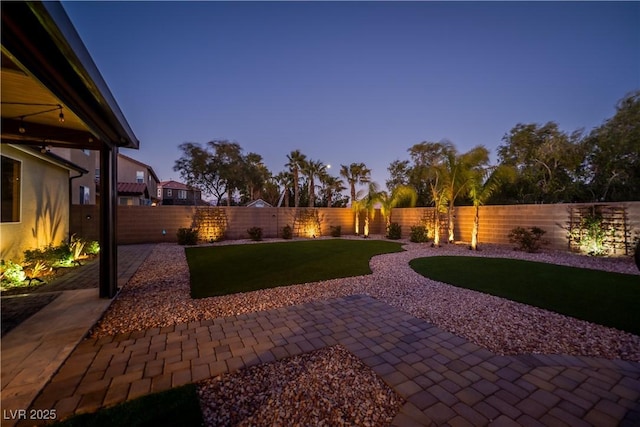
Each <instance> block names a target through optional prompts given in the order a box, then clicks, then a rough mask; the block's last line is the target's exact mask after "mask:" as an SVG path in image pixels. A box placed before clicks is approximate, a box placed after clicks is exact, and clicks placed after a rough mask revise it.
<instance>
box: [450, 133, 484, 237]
mask: <svg viewBox="0 0 640 427" xmlns="http://www.w3.org/2000/svg"><path fill="white" fill-rule="evenodd" d="M452 147H453V146H452V145H451V146H448V147H447V149H446V150H445V152H444V162H443V166H444V172H445V175H444V179H445V186H446V190H445V191H446V192H447V196H446V197H447V200H448V203H449V205H448V208H447V214H448V221H447V222H448V232H449V236H448V241H449V243H453V241H454V233H455V230H454V227H455V223H454V209H455V202H456V199H457V198H458V196H460V195H462V194H464V193H465V192H466V191H467V186H468V185H469V181H470V179H471V175H472V174H473V173H474V172H475V171H478V170H482V168H483V167H485V166H486V165H487V164H488V163H489V150H487V149H486V148H485V147H483V146H476V147H474V148H472V149H471V150H469V151H467V152H466V153H463V154H458V153H457V152H456V150H455V148H452Z"/></svg>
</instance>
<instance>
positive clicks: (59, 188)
mask: <svg viewBox="0 0 640 427" xmlns="http://www.w3.org/2000/svg"><path fill="white" fill-rule="evenodd" d="M2 155H3V156H5V157H9V158H11V159H14V160H18V161H20V162H21V177H20V211H21V212H20V221H19V222H3V223H0V252H1V255H0V258H1V259H5V260H12V261H15V262H19V261H22V260H23V255H24V251H25V250H27V249H35V248H39V247H43V246H46V245H48V244H55V245H57V244H60V243H61V242H62V241H64V240H66V239H68V237H69V170H68V169H66V168H64V167H62V166H59V165H57V164H54V163H51V162H50V161H47V160H45V159H41V158H38V157H36V156H34V155H31V154H30V153H28V152H26V151H23V150H20V149H18V148H15V147H13V146H10V145H7V144H2Z"/></svg>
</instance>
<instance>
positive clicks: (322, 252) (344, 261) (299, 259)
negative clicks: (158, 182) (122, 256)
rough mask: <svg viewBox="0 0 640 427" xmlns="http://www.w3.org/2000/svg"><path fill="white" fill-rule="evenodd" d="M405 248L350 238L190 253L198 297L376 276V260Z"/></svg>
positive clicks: (201, 249)
mask: <svg viewBox="0 0 640 427" xmlns="http://www.w3.org/2000/svg"><path fill="white" fill-rule="evenodd" d="M402 250H403V249H402V247H401V245H400V243H396V242H388V241H382V240H344V239H327V240H308V241H296V242H278V243H260V244H253V245H229V246H208V247H192V248H187V249H185V251H186V255H187V262H188V264H189V271H190V273H191V296H192V297H193V298H205V297H210V296H216V295H226V294H232V293H237V292H248V291H254V290H257V289H265V288H273V287H277V286H284V285H292V284H297V283H307V282H316V281H320V280H328V279H335V278H339V277H351V276H360V275H364V274H370V273H371V269H370V268H369V260H370V259H371V257H373V256H374V255H378V254H383V253H390V252H400V251H402Z"/></svg>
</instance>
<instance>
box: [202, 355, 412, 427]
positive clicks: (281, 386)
mask: <svg viewBox="0 0 640 427" xmlns="http://www.w3.org/2000/svg"><path fill="white" fill-rule="evenodd" d="M345 384H348V385H349V387H348V388H347V387H344V385H345ZM198 396H199V398H200V401H201V404H200V406H201V408H202V412H203V418H204V419H205V424H206V425H207V426H211V427H213V426H216V427H217V426H220V427H223V426H256V425H299V426H322V425H328V426H352V425H359V426H384V425H389V424H390V423H391V421H392V420H393V418H394V417H395V415H396V414H397V413H398V411H399V410H400V408H401V406H402V404H403V403H404V402H403V401H402V398H401V397H400V396H398V395H397V394H396V393H395V392H394V391H393V390H392V389H390V388H389V387H388V386H387V385H386V384H385V383H384V381H382V380H381V379H380V378H379V377H378V376H377V375H376V374H375V372H373V371H372V370H371V369H369V368H368V367H367V366H366V365H364V364H363V363H362V362H361V361H360V359H358V358H357V357H355V356H353V355H352V354H351V353H349V352H348V351H347V350H346V349H345V348H344V347H342V346H339V345H337V346H334V347H327V348H324V349H321V350H317V351H314V352H310V353H305V354H301V355H298V356H294V357H290V358H287V359H283V360H280V361H277V362H273V363H266V364H262V365H257V366H252V367H250V368H247V369H242V370H240V371H237V372H233V373H229V374H225V375H221V376H217V377H214V378H211V379H208V380H205V381H202V382H200V383H199V384H198ZM275 402H277V404H274V403H275Z"/></svg>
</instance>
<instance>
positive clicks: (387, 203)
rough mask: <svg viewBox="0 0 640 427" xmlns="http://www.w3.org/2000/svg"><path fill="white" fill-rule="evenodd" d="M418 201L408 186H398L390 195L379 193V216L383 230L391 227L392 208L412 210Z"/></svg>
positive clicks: (412, 189)
mask: <svg viewBox="0 0 640 427" xmlns="http://www.w3.org/2000/svg"><path fill="white" fill-rule="evenodd" d="M417 201H418V193H417V192H416V190H415V189H414V188H413V187H411V186H410V185H398V186H396V187H395V188H394V189H393V190H392V191H391V194H389V193H387V192H384V191H382V192H380V214H381V215H382V216H383V218H384V223H385V229H386V230H387V231H388V230H389V226H390V225H391V212H392V211H393V209H394V208H412V207H414V206H415V205H416V202H417Z"/></svg>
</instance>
